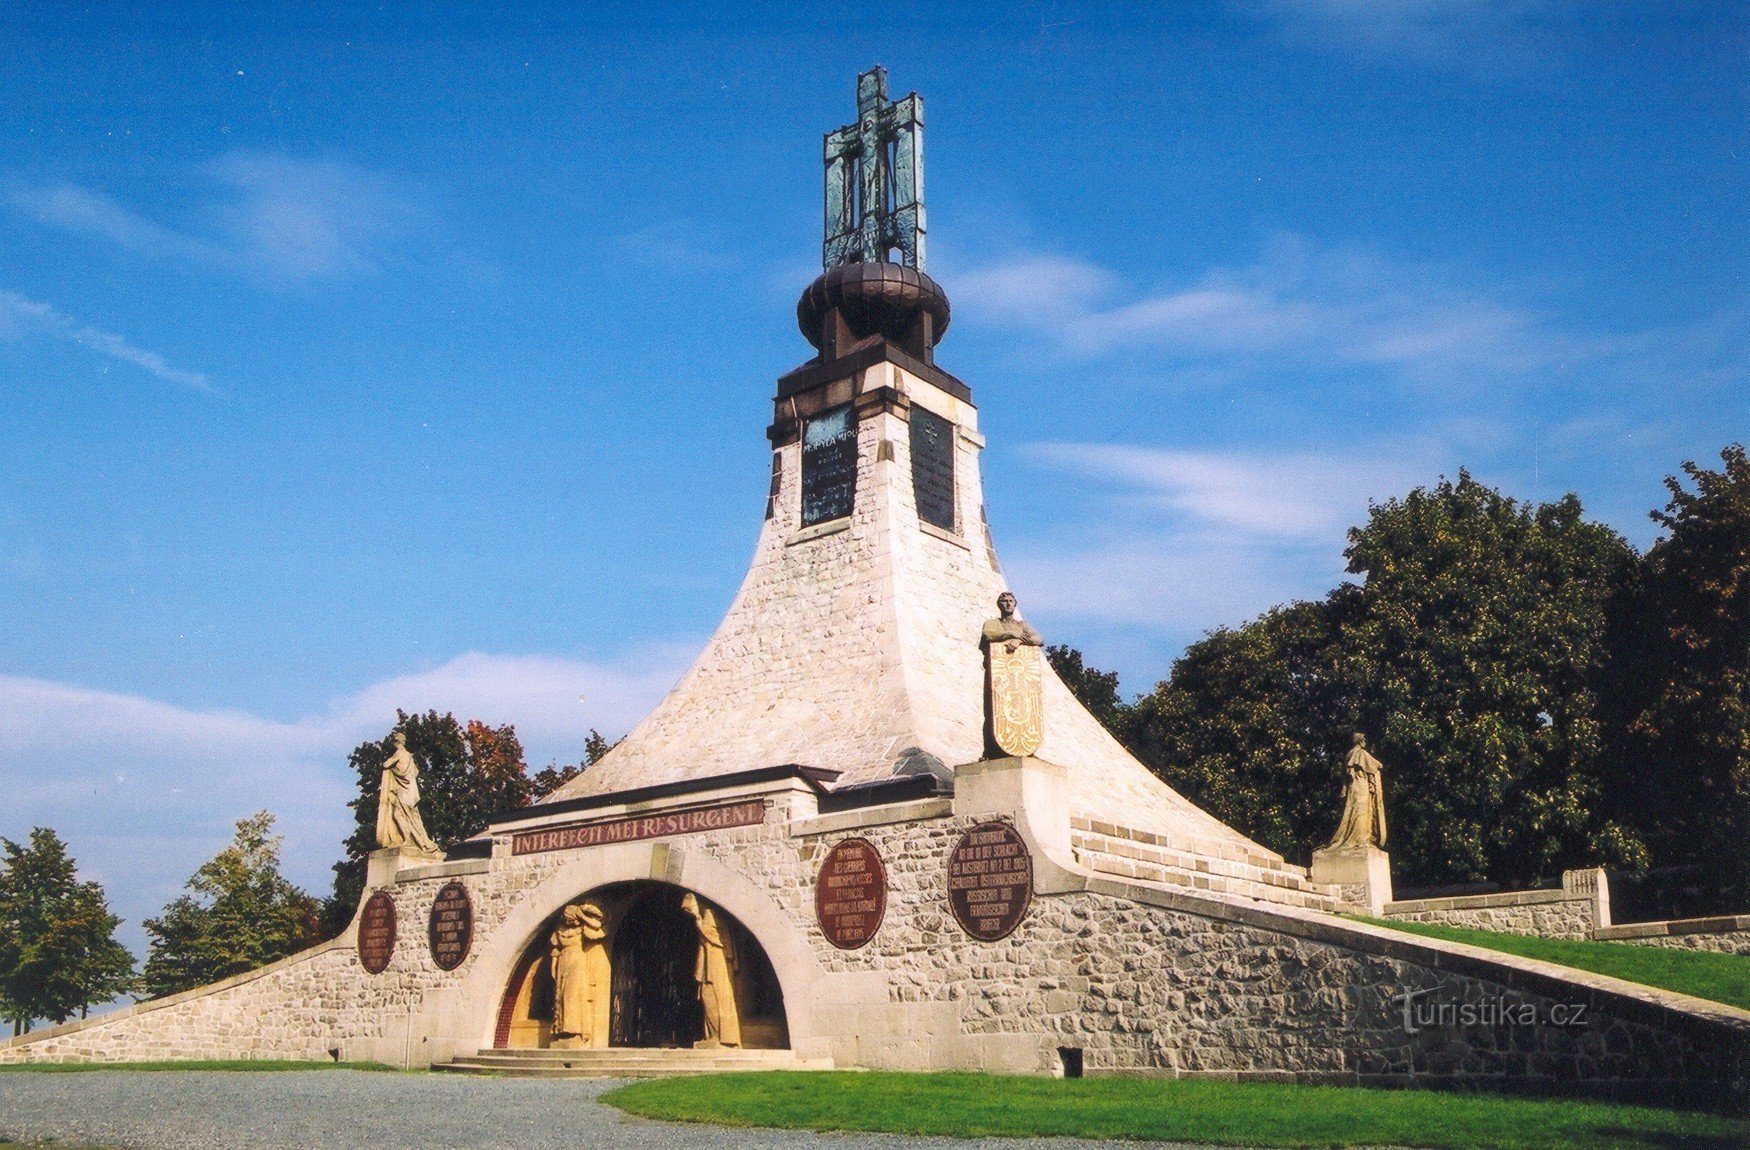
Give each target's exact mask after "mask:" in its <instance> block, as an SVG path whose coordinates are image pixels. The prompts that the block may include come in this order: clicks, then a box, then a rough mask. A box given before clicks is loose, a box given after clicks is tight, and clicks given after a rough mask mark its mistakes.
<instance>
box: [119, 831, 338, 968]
mask: <svg viewBox="0 0 1750 1150" xmlns="http://www.w3.org/2000/svg"><path fill="white" fill-rule="evenodd" d="M273 822H274V819H273V815H271V814H269V813H268V812H267V811H258V812H257V813H255V814H254V815H251V816H250V817H249V818H246V819H240V820H239V821H238V823H237V834H236V837H235V838H234V839H233V840H232V842H231V845H230V846H228V847H226V848H225V849H224V850H222V851H220V852H219V853H218V855H217V856H215V857H214V858H212V859H211V860H209V861H207V862H205V863H203V864H201V867H200V869H198V870H196V871H195V872H194V876H193V877H192V878H190V879H189V880H188V889H189V891H190V892H191V893H189V894H184V895H181V896H179V897H177V898H176V899H175V900H174V901H172V902H171V903H170V904H169V905H168V906H166V907H165V908H164V911H163V913H162V914H161V915H159V916H158V917H157V918H149V919H147V920H146V922H145V927H146V933H147V934H149V935H150V936H151V940H152V941H151V952H150V953H149V954H148V955H147V958H146V969H145V973H144V976H143V979H142V981H143V982H144V984H145V989H146V991H147V993H148V994H150V995H152V996H153V997H158V996H161V995H166V994H175V993H176V992H177V991H181V990H188V989H190V988H191V987H196V986H204V985H206V984H207V983H209V982H213V981H215V980H217V979H221V978H228V977H230V976H231V975H233V974H242V973H243V972H245V971H249V970H254V969H256V968H257V967H260V966H265V965H266V964H268V963H270V962H274V961H276V960H278V959H281V958H284V957H286V956H287V955H289V954H295V953H296V952H297V951H299V950H302V949H303V948H304V947H306V946H309V945H310V944H311V943H313V942H315V941H316V912H317V910H318V908H319V904H318V903H317V901H316V900H315V899H313V898H311V897H310V896H309V895H307V894H305V893H304V892H303V891H301V890H299V889H298V888H297V887H295V886H293V885H292V884H291V883H290V882H288V881H287V880H286V879H285V877H284V876H282V875H281V874H280V869H279V864H280V842H281V837H280V836H279V835H276V834H274V833H273Z"/></svg>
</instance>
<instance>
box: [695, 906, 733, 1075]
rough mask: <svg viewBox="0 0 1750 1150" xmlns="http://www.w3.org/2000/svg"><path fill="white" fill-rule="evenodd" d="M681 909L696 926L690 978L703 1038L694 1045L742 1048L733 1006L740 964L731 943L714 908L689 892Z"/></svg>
mask: <svg viewBox="0 0 1750 1150" xmlns="http://www.w3.org/2000/svg"><path fill="white" fill-rule="evenodd" d="M681 909H682V910H684V911H686V912H687V913H688V914H690V915H692V916H693V921H694V922H695V923H697V924H698V927H699V959H698V962H697V963H695V964H694V967H693V978H694V979H695V980H697V982H698V984H699V1003H700V1005H702V1006H703V1007H704V1008H705V1037H703V1038H701V1039H700V1040H699V1041H698V1042H695V1043H694V1044H693V1045H694V1046H697V1047H699V1048H701V1049H711V1048H714V1047H718V1046H740V1045H741V1012H740V1010H739V1009H737V1007H736V1004H735V975H736V974H737V973H738V972H739V970H740V965H741V964H740V962H739V961H738V959H737V957H736V954H735V947H734V944H733V943H732V942H731V940H730V938H729V936H728V934H727V933H726V932H725V931H724V929H723V924H722V923H721V922H719V921H718V920H717V908H716V907H713V906H711V905H710V904H709V903H701V902H700V901H699V898H698V896H697V895H695V894H692V893H691V892H689V893H687V894H686V895H685V896H683V897H682V898H681Z"/></svg>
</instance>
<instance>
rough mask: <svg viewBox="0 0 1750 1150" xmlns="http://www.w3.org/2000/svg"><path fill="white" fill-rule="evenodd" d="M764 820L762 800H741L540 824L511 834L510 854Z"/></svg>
mask: <svg viewBox="0 0 1750 1150" xmlns="http://www.w3.org/2000/svg"><path fill="white" fill-rule="evenodd" d="M765 819H766V801H765V800H764V799H742V800H741V801H740V802H734V803H721V804H719V805H717V806H714V807H693V808H692V809H691V810H685V811H674V812H672V813H670V814H665V815H639V816H637V817H635V818H629V819H608V820H605V821H602V822H594V823H566V824H564V825H562V826H556V827H542V828H541V829H540V830H536V831H518V832H516V834H514V835H512V836H511V839H510V853H511V854H513V855H531V854H540V853H541V852H542V851H568V850H574V849H576V848H577V847H599V846H607V845H608V844H610V843H624V842H632V841H634V840H637V839H659V838H666V837H668V836H669V835H690V834H697V833H699V832H700V831H721V830H728V829H730V828H732V827H751V826H756V825H758V824H759V823H762V822H764V821H765Z"/></svg>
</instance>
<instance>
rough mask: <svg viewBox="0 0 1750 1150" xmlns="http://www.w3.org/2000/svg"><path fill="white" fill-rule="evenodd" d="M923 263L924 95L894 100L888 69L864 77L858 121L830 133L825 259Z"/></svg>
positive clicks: (860, 81) (873, 70)
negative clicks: (890, 96) (891, 258)
mask: <svg viewBox="0 0 1750 1150" xmlns="http://www.w3.org/2000/svg"><path fill="white" fill-rule="evenodd" d="M895 253H897V254H898V257H899V259H898V262H899V263H902V264H905V265H906V266H908V267H914V268H916V269H917V270H918V271H923V270H924V102H923V100H922V99H920V98H919V97H918V94H917V93H916V92H913V93H912V94H911V95H909V96H907V97H906V98H905V99H903V100H898V101H889V100H888V99H887V69H885V68H883V67H881V66H880V65H879V64H878V65H876V66H875V67H873V68H871V69H870V70H869V71H867V72H864V73H863V74H862V75H860V76H858V77H857V122H856V123H854V124H846V125H845V126H844V127H842V128H840V129H839V130H838V131H836V132H828V133H827V135H826V244H825V247H824V249H823V252H822V256H823V260H822V262H823V263H824V264H825V265H826V267H827V269H828V270H830V269H832V268H835V267H837V266H839V265H840V264H854V263H879V262H881V261H883V260H886V259H888V257H889V256H890V255H893V254H895Z"/></svg>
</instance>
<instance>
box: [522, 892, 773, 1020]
mask: <svg viewBox="0 0 1750 1150" xmlns="http://www.w3.org/2000/svg"><path fill="white" fill-rule="evenodd" d="M688 893H689V892H688V891H686V890H685V889H683V888H681V887H678V886H674V885H671V884H669V883H662V882H645V881H641V882H625V883H614V884H611V885H609V886H604V887H599V888H597V889H595V890H592V891H589V892H587V893H586V894H580V895H579V896H578V897H577V898H576V899H573V900H571V902H573V903H575V902H579V901H582V900H583V899H586V898H587V899H588V900H589V901H591V902H594V903H595V904H596V905H597V906H599V907H600V908H601V909H602V911H603V917H604V919H605V921H606V924H607V938H606V940H605V943H604V946H605V948H606V951H607V953H608V955H609V956H610V962H611V970H612V974H611V985H610V986H609V987H608V988H607V990H608V992H609V993H610V994H611V996H612V998H611V1006H610V1022H609V1026H608V1042H609V1044H610V1045H613V1046H620V1047H626V1046H641V1047H670V1048H678V1047H690V1046H692V1045H693V1044H694V1043H696V1042H698V1041H699V1040H700V1039H701V1038H702V1036H703V1035H704V1030H705V1025H704V1011H703V1008H702V1006H701V1004H700V995H699V983H698V979H697V969H698V964H699V955H700V948H701V942H700V937H701V935H700V927H699V924H698V921H697V920H696V919H695V918H694V917H693V915H692V914H690V913H689V912H688V911H687V910H685V909H683V907H682V900H683V899H684V898H685V897H686V896H687V894H688ZM694 898H695V899H697V900H698V902H699V903H700V904H702V905H703V906H705V907H708V908H709V909H710V910H711V911H712V912H713V914H714V916H715V919H716V922H717V924H718V927H719V932H720V935H721V939H720V941H721V944H722V947H723V953H724V954H725V955H726V956H728V962H727V965H728V966H729V969H730V980H731V982H732V984H733V1003H734V1008H735V1010H736V1012H737V1014H738V1015H739V1018H740V1030H741V1046H742V1047H743V1048H744V1049H749V1050H786V1049H789V1046H790V1036H789V1030H788V1027H787V1025H786V1022H785V1014H784V992H783V989H782V987H781V986H780V985H779V983H778V978H777V974H776V973H775V972H774V971H773V969H772V963H771V960H770V959H769V958H768V957H767V956H766V952H765V948H764V947H762V946H761V945H760V943H759V940H758V939H756V938H755V937H754V936H753V933H752V932H751V931H749V930H748V929H747V928H746V927H745V926H743V925H742V924H741V923H740V922H739V921H738V920H736V919H735V918H734V917H733V916H732V915H730V914H728V913H727V912H726V911H724V910H723V909H722V908H721V907H717V906H715V905H713V904H711V903H709V902H708V901H707V900H705V899H703V898H702V897H701V896H698V895H694ZM562 911H563V908H560V910H559V911H555V912H554V913H553V914H552V915H551V916H550V917H549V918H548V920H547V921H546V922H544V923H543V924H542V925H541V926H540V927H539V928H538V929H537V930H536V931H535V933H534V936H533V937H532V938H531V939H530V941H529V944H528V946H527V948H526V949H525V950H524V952H523V954H522V956H521V958H519V959H518V961H517V962H516V964H515V966H514V967H513V969H512V973H511V977H510V981H509V982H508V984H507V985H506V986H505V989H504V995H503V997H502V999H501V1000H500V1005H499V1012H498V1020H497V1021H498V1025H497V1027H496V1030H495V1033H494V1035H493V1045H494V1046H495V1047H498V1048H500V1049H504V1048H512V1049H514V1048H532V1047H547V1046H549V1045H551V1044H552V1043H553V1039H554V1035H553V1033H552V1021H553V959H552V954H551V949H552V940H553V935H554V932H555V931H556V930H557V929H558V927H559V925H560V914H561V912H562Z"/></svg>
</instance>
